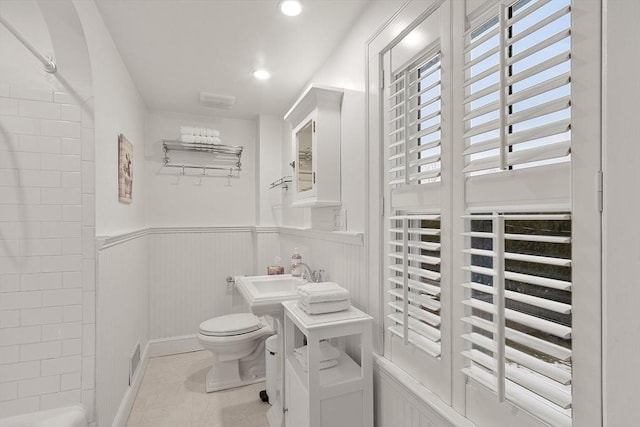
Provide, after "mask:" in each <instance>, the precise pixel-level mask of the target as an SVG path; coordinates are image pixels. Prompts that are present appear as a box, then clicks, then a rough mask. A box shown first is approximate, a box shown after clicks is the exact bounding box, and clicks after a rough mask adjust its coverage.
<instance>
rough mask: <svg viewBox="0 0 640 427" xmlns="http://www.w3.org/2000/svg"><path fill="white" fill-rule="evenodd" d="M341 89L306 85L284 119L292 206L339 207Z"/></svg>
mask: <svg viewBox="0 0 640 427" xmlns="http://www.w3.org/2000/svg"><path fill="white" fill-rule="evenodd" d="M343 93H344V91H343V90H342V89H338V88H333V87H326V86H310V87H309V88H308V89H307V90H306V91H305V92H304V93H303V94H302V96H301V97H300V99H298V101H297V102H296V103H295V104H294V105H293V107H291V109H290V110H289V112H288V113H287V114H286V115H285V117H284V119H285V120H286V121H287V122H289V123H290V124H291V126H292V128H293V130H292V132H291V148H292V158H293V161H292V162H291V166H292V168H293V174H292V175H293V201H292V206H300V207H325V206H340V205H341V199H340V108H341V105H342V96H343Z"/></svg>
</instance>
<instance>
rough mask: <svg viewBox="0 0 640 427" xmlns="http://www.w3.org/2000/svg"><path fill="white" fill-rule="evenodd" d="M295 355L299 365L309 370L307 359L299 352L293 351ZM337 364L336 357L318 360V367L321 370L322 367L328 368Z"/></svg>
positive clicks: (304, 369)
mask: <svg viewBox="0 0 640 427" xmlns="http://www.w3.org/2000/svg"><path fill="white" fill-rule="evenodd" d="M295 356H296V360H297V361H298V362H299V363H300V365H301V366H302V370H303V371H305V372H307V371H308V370H309V365H307V359H306V358H303V357H302V356H301V355H300V354H298V353H295ZM337 364H338V359H331V360H324V361H322V362H320V364H319V369H320V370H323V369H329V368H333V367H334V366H336V365H337Z"/></svg>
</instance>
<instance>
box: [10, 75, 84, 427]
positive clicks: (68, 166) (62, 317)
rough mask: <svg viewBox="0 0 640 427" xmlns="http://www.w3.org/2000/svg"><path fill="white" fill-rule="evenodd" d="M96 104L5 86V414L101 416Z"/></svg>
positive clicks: (59, 95)
mask: <svg viewBox="0 0 640 427" xmlns="http://www.w3.org/2000/svg"><path fill="white" fill-rule="evenodd" d="M92 117H93V107H92V102H91V101H88V102H82V101H80V100H77V99H74V98H73V97H72V96H69V95H67V94H65V93H61V92H53V91H33V90H21V89H19V88H8V87H3V88H0V418H2V417H5V416H11V415H15V414H20V413H25V412H32V411H37V410H42V409H49V408H55V407H60V406H66V405H71V404H80V403H84V404H85V407H86V408H87V409H88V412H89V418H90V420H91V421H93V419H94V414H93V406H94V404H93V402H94V395H95V393H94V388H95V380H94V378H95V368H94V365H95V250H94V243H93V238H94V234H95V232H94V227H95V223H94V217H95V212H94V209H95V208H94V158H93V152H94V150H93V120H92Z"/></svg>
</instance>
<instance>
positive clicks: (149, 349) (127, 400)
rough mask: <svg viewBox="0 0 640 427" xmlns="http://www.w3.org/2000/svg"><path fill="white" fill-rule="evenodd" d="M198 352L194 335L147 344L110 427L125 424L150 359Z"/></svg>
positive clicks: (153, 341) (199, 347)
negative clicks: (131, 382)
mask: <svg viewBox="0 0 640 427" xmlns="http://www.w3.org/2000/svg"><path fill="white" fill-rule="evenodd" d="M198 350H203V348H202V346H201V345H200V343H199V342H198V338H197V337H196V336H195V335H184V336H181V337H171V338H163V339H155V340H150V341H149V342H147V345H146V346H145V347H144V352H143V353H142V357H141V358H140V359H141V360H140V366H138V369H137V371H136V374H135V375H134V377H133V384H132V385H131V386H130V387H129V388H127V391H126V392H125V394H124V396H123V397H122V401H121V402H120V407H119V408H118V412H117V413H116V416H115V418H114V420H113V424H112V427H124V426H125V425H126V424H127V419H128V418H129V414H130V413H131V408H132V407H133V403H134V402H135V400H136V396H137V395H138V390H140V384H141V383H142V377H144V373H145V371H146V370H147V364H148V363H149V359H150V358H152V357H161V356H169V355H172V354H180V353H189V352H192V351H198Z"/></svg>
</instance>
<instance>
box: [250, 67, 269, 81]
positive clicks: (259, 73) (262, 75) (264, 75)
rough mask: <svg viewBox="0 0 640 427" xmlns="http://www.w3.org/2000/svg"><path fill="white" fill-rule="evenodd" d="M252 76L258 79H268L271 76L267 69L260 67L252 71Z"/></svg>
mask: <svg viewBox="0 0 640 427" xmlns="http://www.w3.org/2000/svg"><path fill="white" fill-rule="evenodd" d="M253 77H255V78H256V79H258V80H268V79H270V78H271V73H270V72H268V71H267V70H263V69H260V70H256V71H254V72H253Z"/></svg>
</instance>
